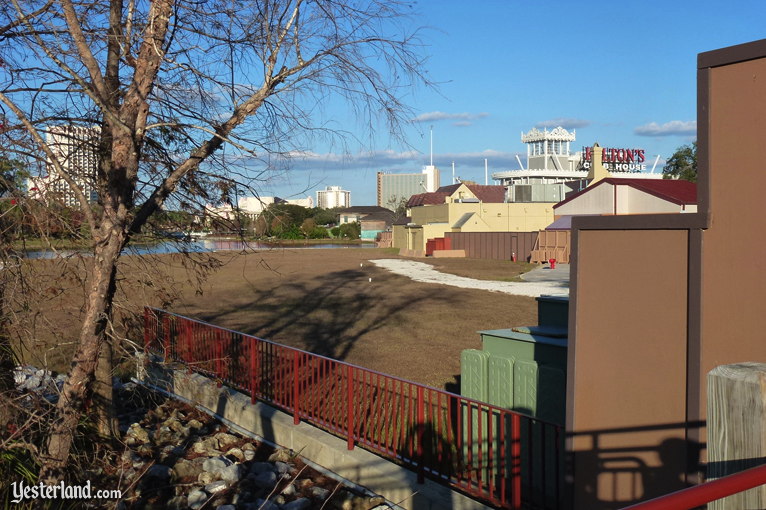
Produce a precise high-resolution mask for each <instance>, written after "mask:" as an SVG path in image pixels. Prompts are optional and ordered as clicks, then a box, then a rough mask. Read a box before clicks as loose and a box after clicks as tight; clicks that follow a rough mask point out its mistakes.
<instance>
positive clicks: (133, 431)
mask: <svg viewBox="0 0 766 510" xmlns="http://www.w3.org/2000/svg"><path fill="white" fill-rule="evenodd" d="M126 436H127V440H126V443H128V446H132V445H135V444H146V443H148V442H149V432H148V431H147V430H146V429H145V428H143V427H142V426H141V425H140V424H138V423H133V424H132V425H131V426H130V427H129V428H128V433H127V434H126Z"/></svg>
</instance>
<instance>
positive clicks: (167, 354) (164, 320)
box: [162, 314, 173, 362]
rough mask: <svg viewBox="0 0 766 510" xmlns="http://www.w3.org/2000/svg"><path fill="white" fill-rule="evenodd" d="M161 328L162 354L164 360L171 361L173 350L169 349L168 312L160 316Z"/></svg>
mask: <svg viewBox="0 0 766 510" xmlns="http://www.w3.org/2000/svg"><path fill="white" fill-rule="evenodd" d="M162 329H163V330H164V333H165V345H164V346H163V347H164V349H165V353H164V354H165V355H164V356H163V357H164V359H165V361H166V362H167V361H172V360H173V351H172V350H171V345H170V316H169V315H168V314H164V315H163V316H162Z"/></svg>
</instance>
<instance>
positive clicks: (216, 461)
mask: <svg viewBox="0 0 766 510" xmlns="http://www.w3.org/2000/svg"><path fill="white" fill-rule="evenodd" d="M233 464H234V463H233V462H232V461H230V460H229V459H227V458H226V457H211V458H209V459H207V460H206V461H205V462H204V463H203V464H202V469H203V470H205V471H207V472H208V473H212V474H214V475H216V476H221V471H222V470H223V469H224V468H226V467H228V466H231V465H233Z"/></svg>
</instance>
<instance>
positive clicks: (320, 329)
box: [197, 270, 453, 360]
mask: <svg viewBox="0 0 766 510" xmlns="http://www.w3.org/2000/svg"><path fill="white" fill-rule="evenodd" d="M379 280H382V283H381V281H379ZM385 280H387V278H385V277H384V278H378V277H377V275H376V282H375V283H371V282H370V280H369V275H368V274H367V273H364V272H363V271H359V270H344V271H336V272H332V273H328V274H325V275H321V276H318V277H316V278H313V279H311V280H308V281H305V282H303V281H288V282H285V283H281V284H280V285H279V286H278V287H274V288H258V287H256V286H254V285H251V286H249V290H250V291H251V292H252V294H251V295H250V296H248V297H247V299H243V300H240V301H239V302H238V303H237V306H236V308H228V309H221V310H217V311H213V312H204V311H203V312H201V313H199V314H197V316H198V317H199V318H200V319H201V320H204V321H207V322H210V323H213V324H227V325H228V326H229V327H231V328H232V329H235V330H237V331H241V332H243V333H246V334H250V335H254V336H257V337H260V338H264V339H267V340H273V341H278V342H280V343H285V344H288V345H291V346H295V347H299V348H302V349H304V350H307V351H309V352H312V353H314V354H319V355H322V356H327V357H331V358H334V359H338V360H345V359H347V358H348V356H349V354H350V353H351V351H352V350H353V348H354V346H355V345H356V344H357V342H359V341H360V340H361V339H363V337H365V335H368V334H369V333H372V332H374V331H378V330H381V329H384V328H386V327H387V326H389V325H392V324H400V323H401V320H404V319H403V318H402V317H401V316H400V314H401V313H402V312H404V311H406V310H407V309H408V308H410V307H412V306H414V305H416V304H419V303H424V302H428V301H438V302H440V303H443V304H444V306H449V305H450V304H452V302H453V299H452V298H451V297H450V296H449V294H448V293H444V292H441V291H440V289H438V288H434V289H423V290H417V291H416V292H411V293H407V294H403V293H398V292H389V291H386V287H387V284H386V281H385ZM250 310H252V311H254V312H255V313H256V314H257V316H256V317H255V318H254V317H253V315H251V314H249V313H248V311H250Z"/></svg>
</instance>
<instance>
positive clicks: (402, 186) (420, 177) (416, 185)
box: [378, 165, 441, 211]
mask: <svg viewBox="0 0 766 510" xmlns="http://www.w3.org/2000/svg"><path fill="white" fill-rule="evenodd" d="M440 186H441V183H440V179H439V169H438V168H436V167H435V166H434V165H426V166H424V167H423V171H422V172H420V173H419V174H416V173H411V174H387V173H384V172H378V206H380V207H385V208H387V209H391V210H392V211H394V210H396V208H397V207H399V204H400V203H401V202H402V201H405V202H406V201H407V199H409V198H410V197H411V196H412V195H417V194H419V193H431V192H433V191H436V190H437V189H439V187H440Z"/></svg>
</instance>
